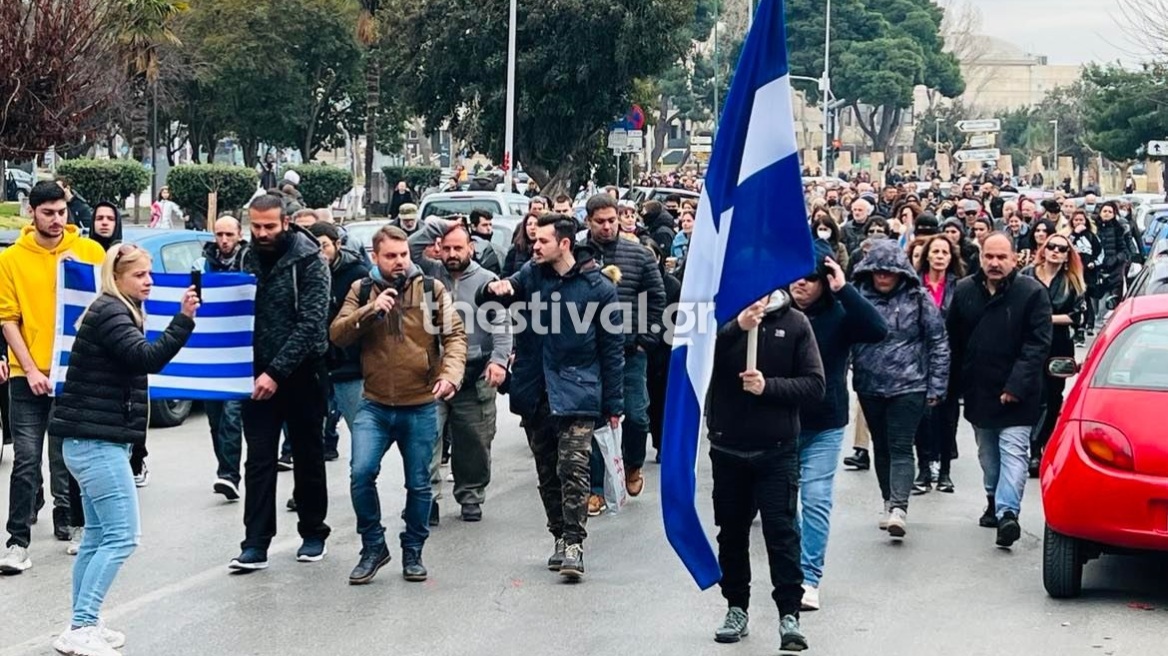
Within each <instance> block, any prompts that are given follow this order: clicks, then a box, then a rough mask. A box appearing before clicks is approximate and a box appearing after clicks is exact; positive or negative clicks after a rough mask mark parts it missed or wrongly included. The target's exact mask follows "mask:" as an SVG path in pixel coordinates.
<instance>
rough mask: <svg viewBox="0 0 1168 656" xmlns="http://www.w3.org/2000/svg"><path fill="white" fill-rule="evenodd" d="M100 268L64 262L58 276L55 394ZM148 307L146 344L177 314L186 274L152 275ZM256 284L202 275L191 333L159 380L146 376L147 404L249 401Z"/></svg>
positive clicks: (238, 276)
mask: <svg viewBox="0 0 1168 656" xmlns="http://www.w3.org/2000/svg"><path fill="white" fill-rule="evenodd" d="M100 270H101V267H97V266H94V265H92V264H86V263H84V262H76V261H73V260H63V261H62V262H61V268H60V270H59V271H58V272H57V331H56V335H55V339H54V342H53V354H54V358H53V370H52V375H51V377H50V382H51V383H52V385H53V390H54V394H55V395H56V394H60V393H61V389H62V387H63V386H64V384H65V372H66V371H67V370H68V368H69V352H70V351H71V350H72V349H73V339H74V338H75V337H76V336H77V327H78V319H80V318H81V315H82V313H84V312H85V308H87V307H89V304H90V303H91V302H93V299H95V298H97V296H98V289H100V287H101V283H100ZM151 275H152V277H153V278H154V288H153V289H151V291H150V298H149V299H148V300H147V301H146V338H147V339H149V340H155V339H157V338H158V336H159V335H161V334H162V332H163V331H164V330H166V327H167V326H168V325H170V320H171V318H172V317H174V315H175V314H178V311H179V308H180V307H181V303H182V297H183V294H184V293H186V290H187V288H188V287H190V286H191V276H190V274H186V273H154V274H151ZM255 290H256V287H255V277H254V276H252V275H250V274H246V273H204V274H203V280H202V294H203V303H202V305H201V306H200V307H199V313H198V317H197V318H196V320H195V331H194V332H193V333H192V334H191V337H190V339H189V340H187V344H186V346H184V347H183V349H182V350H181V351H179V352H178V355H177V356H175V358H174V360H171V362H170V364H168V365H166V368H165V369H163V370H162V373H160V374H157V375H152V376H150V397H151V398H152V399H155V400H159V399H187V400H193V401H226V400H231V399H243V398H248V397H250V396H251V392H252V387H253V386H254V384H253V381H254V375H253V373H252V331H253V328H254V326H255Z"/></svg>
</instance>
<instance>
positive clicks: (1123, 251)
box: [1098, 219, 1136, 285]
mask: <svg viewBox="0 0 1168 656" xmlns="http://www.w3.org/2000/svg"><path fill="white" fill-rule="evenodd" d="M1098 226H1099V244H1100V246H1102V247H1103V266H1102V267H1100V275H1101V276H1104V277H1108V278H1110V281H1111V284H1112V285H1115V284H1117V283H1118V282H1119V281H1120V280H1122V279H1123V275H1124V274H1125V272H1126V269H1127V265H1128V263H1129V262H1131V261H1132V259H1133V258H1134V257H1135V255H1136V253H1135V249H1134V248H1132V243H1133V242H1131V236H1130V235H1129V234H1128V231H1127V230H1124V228H1123V224H1122V223H1120V222H1119V221H1118V220H1116V219H1112V220H1111V221H1103V220H1100V221H1099V223H1098Z"/></svg>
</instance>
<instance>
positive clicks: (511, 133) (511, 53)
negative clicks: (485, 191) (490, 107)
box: [503, 0, 518, 193]
mask: <svg viewBox="0 0 1168 656" xmlns="http://www.w3.org/2000/svg"><path fill="white" fill-rule="evenodd" d="M517 14H518V0H511V15H510V17H509V19H508V27H507V122H506V130H505V133H504V136H503V141H504V143H503V161H504V162H505V163H506V166H507V170H506V171H504V172H503V192H504V193H511V180H512V179H513V175H512V171H514V170H515V157H514V155H513V154H512V153H513V151H514V150H515V37H516V32H517V31H518V28H517V25H516V24H517V19H516V16H517Z"/></svg>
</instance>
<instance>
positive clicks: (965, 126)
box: [957, 118, 1002, 132]
mask: <svg viewBox="0 0 1168 656" xmlns="http://www.w3.org/2000/svg"><path fill="white" fill-rule="evenodd" d="M957 129H958V130H961V131H962V132H998V131H1000V130H1001V129H1002V122H1001V121H999V120H998V119H996V118H979V119H971V120H968V121H958V122H957Z"/></svg>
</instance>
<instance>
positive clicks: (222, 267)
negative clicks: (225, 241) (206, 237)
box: [195, 241, 249, 273]
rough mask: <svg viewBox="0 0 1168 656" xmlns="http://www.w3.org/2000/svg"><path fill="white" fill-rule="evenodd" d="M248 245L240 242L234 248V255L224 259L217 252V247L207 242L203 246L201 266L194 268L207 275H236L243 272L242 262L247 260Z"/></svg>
mask: <svg viewBox="0 0 1168 656" xmlns="http://www.w3.org/2000/svg"><path fill="white" fill-rule="evenodd" d="M248 248H249V247H248V245H247V242H246V241H240V242H239V245H238V246H236V247H235V253H234V254H232V256H231V257H228V258H225V257H223V254H222V253H220V252H219V246H218V245H217V244H216V243H215V242H213V241H209V242H207V243H205V244H203V257H202V258H201V259H202V265H201V266H196V267H195V268H196V269H198V270H200V271H205V272H207V273H211V272H215V273H238V272H240V271H243V261H244V260H245V259H246V258H247V255H246V254H247V251H248Z"/></svg>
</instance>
